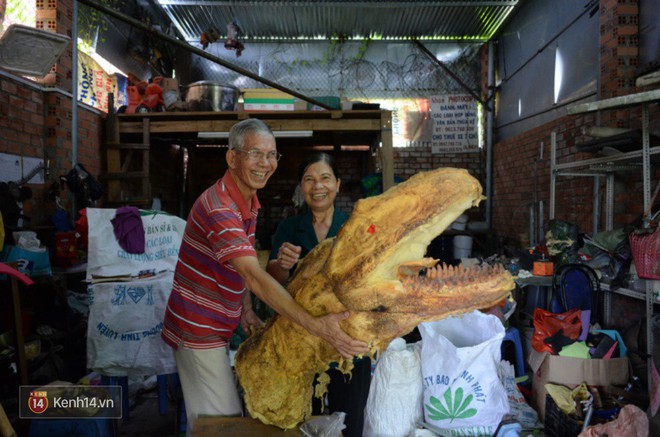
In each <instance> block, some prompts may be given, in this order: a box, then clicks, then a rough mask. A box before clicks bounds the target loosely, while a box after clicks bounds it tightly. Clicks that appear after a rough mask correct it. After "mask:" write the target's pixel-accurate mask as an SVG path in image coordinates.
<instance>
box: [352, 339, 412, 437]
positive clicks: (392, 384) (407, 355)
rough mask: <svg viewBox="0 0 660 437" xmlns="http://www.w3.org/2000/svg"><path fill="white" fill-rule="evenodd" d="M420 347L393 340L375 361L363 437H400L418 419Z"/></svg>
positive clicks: (365, 413) (410, 429)
mask: <svg viewBox="0 0 660 437" xmlns="http://www.w3.org/2000/svg"><path fill="white" fill-rule="evenodd" d="M422 390H423V387H422V372H421V366H420V345H419V343H417V344H408V345H406V342H405V340H404V339H402V338H397V339H394V340H393V341H392V342H391V343H390V345H389V346H388V347H387V350H386V351H385V352H384V353H383V355H382V356H381V357H380V359H379V360H378V363H377V365H376V371H375V372H374V378H373V380H372V381H371V386H370V387H369V398H368V399H367V406H366V407H365V409H364V429H363V435H364V437H402V436H407V435H408V434H409V433H410V432H412V431H414V430H415V428H416V425H415V423H416V422H417V421H418V420H421V419H422V417H423V416H422Z"/></svg>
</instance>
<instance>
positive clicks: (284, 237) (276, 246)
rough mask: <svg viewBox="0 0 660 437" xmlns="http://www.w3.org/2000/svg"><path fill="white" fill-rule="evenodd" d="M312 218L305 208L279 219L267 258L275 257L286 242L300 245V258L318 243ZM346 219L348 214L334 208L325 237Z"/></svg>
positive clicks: (333, 232) (335, 233)
mask: <svg viewBox="0 0 660 437" xmlns="http://www.w3.org/2000/svg"><path fill="white" fill-rule="evenodd" d="M312 218H313V216H312V212H311V211H309V210H307V211H306V212H304V213H303V214H301V215H294V216H293V217H289V218H287V219H285V220H283V221H281V222H280V223H279V225H277V230H276V231H275V235H273V241H272V243H273V245H272V249H271V251H270V256H269V258H268V259H269V260H271V259H276V258H277V252H278V251H279V250H280V246H282V244H283V243H287V242H288V243H291V244H294V245H296V246H301V247H302V251H301V253H300V258H304V257H305V256H307V254H308V253H309V252H311V250H312V249H314V247H316V245H317V244H319V240H318V238H316V232H315V231H314V225H313V224H312ZM346 220H348V214H347V213H345V212H344V211H340V210H339V209H337V208H335V212H334V214H333V216H332V225H331V226H330V229H329V230H328V235H327V238H331V237H334V236H335V235H337V232H339V229H340V228H341V227H342V226H343V224H344V223H345V222H346Z"/></svg>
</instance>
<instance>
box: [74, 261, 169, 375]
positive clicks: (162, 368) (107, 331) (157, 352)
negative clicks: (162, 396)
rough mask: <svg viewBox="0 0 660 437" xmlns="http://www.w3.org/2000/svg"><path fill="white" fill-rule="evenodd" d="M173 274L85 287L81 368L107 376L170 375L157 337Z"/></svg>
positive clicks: (166, 351) (166, 353) (166, 355)
mask: <svg viewBox="0 0 660 437" xmlns="http://www.w3.org/2000/svg"><path fill="white" fill-rule="evenodd" d="M173 280H174V274H173V273H169V274H167V276H166V277H164V278H160V279H155V280H151V281H136V282H106V283H101V284H93V285H90V286H89V290H88V294H89V300H90V305H89V323H88V326H87V367H88V368H90V369H93V370H95V371H96V372H98V373H101V374H104V375H108V376H126V375H136V376H143V375H163V374H168V373H174V372H176V364H175V362H174V352H173V351H172V348H170V347H169V346H167V345H166V344H165V342H163V340H162V339H161V337H160V333H161V331H162V330H163V317H164V316H165V307H166V305H167V300H168V298H169V296H170V292H171V290H172V281H173Z"/></svg>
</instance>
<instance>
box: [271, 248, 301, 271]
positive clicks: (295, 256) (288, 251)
mask: <svg viewBox="0 0 660 437" xmlns="http://www.w3.org/2000/svg"><path fill="white" fill-rule="evenodd" d="M301 251H302V247H300V246H295V245H293V244H291V243H282V245H281V246H280V250H278V251H277V265H278V266H279V267H280V268H281V269H282V270H291V268H292V267H293V266H295V265H296V263H297V262H298V260H300V252H301Z"/></svg>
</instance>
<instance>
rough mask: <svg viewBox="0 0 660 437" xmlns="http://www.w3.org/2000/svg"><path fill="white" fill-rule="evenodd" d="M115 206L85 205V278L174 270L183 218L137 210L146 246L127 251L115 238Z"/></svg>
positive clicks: (135, 275)
mask: <svg viewBox="0 0 660 437" xmlns="http://www.w3.org/2000/svg"><path fill="white" fill-rule="evenodd" d="M116 212H117V210H115V209H104V208H87V222H88V223H89V230H88V237H89V243H88V253H87V258H88V259H87V278H86V279H87V281H88V282H92V281H93V280H94V279H95V278H99V277H114V276H132V277H138V276H139V275H140V274H141V272H143V271H153V272H155V273H160V272H164V271H171V272H173V271H174V268H175V267H176V263H177V261H178V259H179V247H180V246H181V240H182V238H183V231H184V229H185V227H186V221H185V220H182V219H180V218H179V217H176V216H173V215H170V214H167V213H164V212H158V211H144V210H140V217H141V218H142V226H143V227H144V233H145V248H144V249H145V250H144V253H141V254H133V253H128V252H126V251H125V250H124V249H122V248H121V247H120V246H119V243H118V242H117V239H116V238H115V234H114V229H113V226H112V221H111V220H112V219H113V218H114V217H115V214H116Z"/></svg>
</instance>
